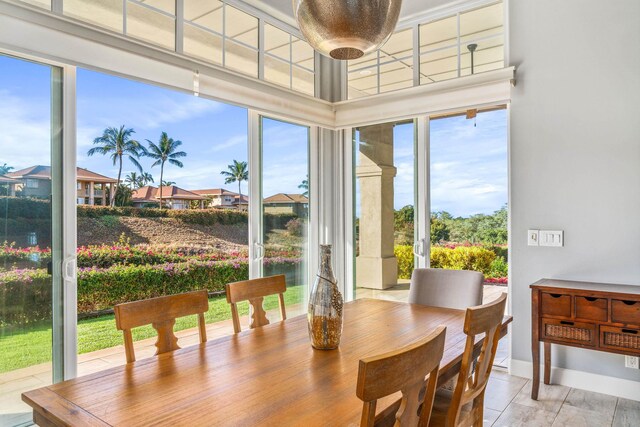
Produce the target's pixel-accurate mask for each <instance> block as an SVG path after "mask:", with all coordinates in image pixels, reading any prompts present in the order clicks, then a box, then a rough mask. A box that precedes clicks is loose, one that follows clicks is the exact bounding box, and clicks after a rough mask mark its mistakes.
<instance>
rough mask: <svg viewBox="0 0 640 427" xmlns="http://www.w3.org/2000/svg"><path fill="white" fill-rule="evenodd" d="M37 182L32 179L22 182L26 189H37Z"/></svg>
mask: <svg viewBox="0 0 640 427" xmlns="http://www.w3.org/2000/svg"><path fill="white" fill-rule="evenodd" d="M38 184H39V181H38V180H37V179H33V178H27V179H25V181H24V185H25V187H27V188H38Z"/></svg>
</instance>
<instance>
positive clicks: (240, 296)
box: [227, 274, 287, 334]
mask: <svg viewBox="0 0 640 427" xmlns="http://www.w3.org/2000/svg"><path fill="white" fill-rule="evenodd" d="M286 290H287V282H286V279H285V276H284V274H281V275H278V276H270V277H263V278H261V279H251V280H243V281H241V282H234V283H228V284H227V302H228V303H229V305H230V306H231V317H232V318H233V330H234V332H235V333H236V334H237V333H239V332H240V331H241V328H240V316H239V315H238V307H237V305H236V304H237V303H238V302H240V301H249V304H251V308H252V310H251V311H252V312H251V324H250V325H249V327H250V328H257V327H258V326H264V325H268V324H269V319H267V313H266V312H265V311H264V307H263V306H262V303H263V301H264V297H266V296H267V295H275V294H277V295H278V301H279V304H280V315H281V316H282V320H286V318H287V313H286V311H285V308H284V293H285V292H286Z"/></svg>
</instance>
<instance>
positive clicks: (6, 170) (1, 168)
mask: <svg viewBox="0 0 640 427" xmlns="http://www.w3.org/2000/svg"><path fill="white" fill-rule="evenodd" d="M14 169H15V168H14V167H13V166H8V165H7V164H6V163H5V164H3V165H2V166H0V175H6V174H8V173H9V172H11V171H12V170H14Z"/></svg>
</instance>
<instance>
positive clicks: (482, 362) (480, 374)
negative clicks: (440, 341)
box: [429, 293, 507, 427]
mask: <svg viewBox="0 0 640 427" xmlns="http://www.w3.org/2000/svg"><path fill="white" fill-rule="evenodd" d="M506 302H507V294H506V293H503V294H502V295H501V296H500V297H499V298H497V299H496V300H494V301H492V302H490V303H488V304H485V305H480V306H477V307H470V308H468V309H467V312H466V315H465V320H464V329H463V330H464V333H465V334H466V335H467V340H466V343H465V348H464V353H463V355H462V362H461V367H460V374H459V375H458V381H457V383H456V386H455V389H454V390H453V392H450V391H448V390H439V391H438V392H437V393H436V397H435V402H434V406H433V413H432V417H431V423H430V424H429V425H430V426H446V427H454V426H465V427H466V426H475V427H482V424H483V415H484V410H483V407H484V393H485V390H486V388H487V382H488V381H489V375H490V374H491V368H492V367H493V360H494V358H495V355H496V350H497V348H498V342H499V341H500V329H501V327H502V319H503V317H504V309H505V306H506ZM483 334H484V341H483V342H482V347H481V349H480V355H479V356H478V357H477V363H476V366H475V370H472V365H473V361H474V359H475V355H474V350H475V347H476V345H475V343H476V338H477V337H478V336H479V335H483Z"/></svg>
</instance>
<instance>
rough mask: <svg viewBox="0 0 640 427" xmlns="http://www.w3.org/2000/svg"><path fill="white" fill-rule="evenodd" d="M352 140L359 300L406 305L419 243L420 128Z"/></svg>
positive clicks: (375, 129)
mask: <svg viewBox="0 0 640 427" xmlns="http://www.w3.org/2000/svg"><path fill="white" fill-rule="evenodd" d="M353 138H354V144H353V145H354V161H355V177H354V179H355V220H354V228H355V288H356V292H355V295H356V298H363V297H368V298H371V297H374V298H387V299H400V300H404V299H406V296H407V292H406V290H407V289H408V279H409V278H410V277H411V271H412V268H413V265H414V258H415V257H414V246H415V245H414V242H415V241H416V240H417V236H416V230H417V227H416V226H417V223H416V222H417V221H416V220H417V219H418V216H417V215H416V214H415V211H416V209H415V208H416V203H415V200H416V190H415V188H416V178H415V176H416V175H415V172H416V167H415V164H416V142H415V141H416V126H415V124H414V122H413V121H405V122H396V123H382V124H376V125H371V126H363V127H359V128H356V129H354V133H353ZM383 291H384V292H383Z"/></svg>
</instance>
